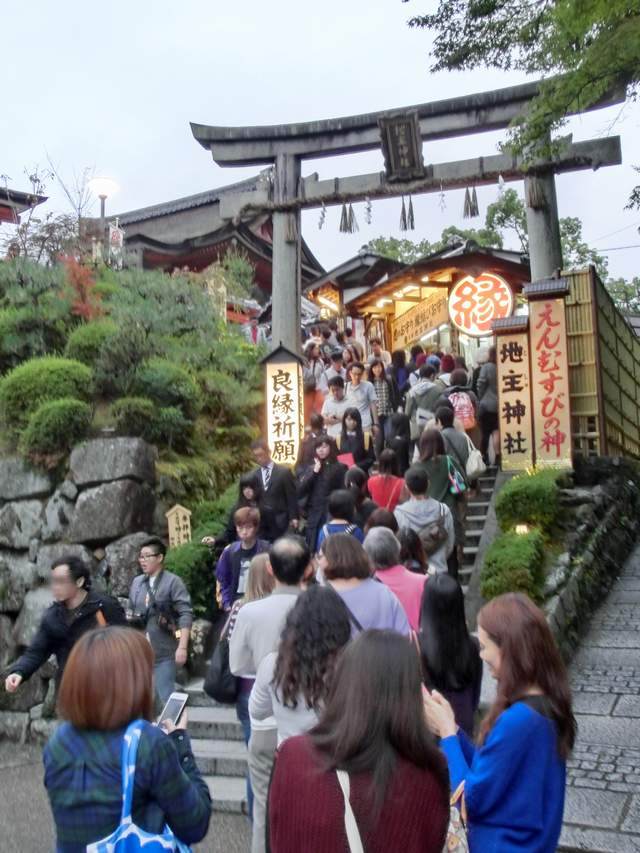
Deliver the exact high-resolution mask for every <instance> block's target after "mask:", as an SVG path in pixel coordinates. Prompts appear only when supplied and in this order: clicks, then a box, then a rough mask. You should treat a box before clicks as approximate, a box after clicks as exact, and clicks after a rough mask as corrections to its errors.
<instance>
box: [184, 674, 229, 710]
mask: <svg viewBox="0 0 640 853" xmlns="http://www.w3.org/2000/svg"><path fill="white" fill-rule="evenodd" d="M203 684H204V678H194V679H192V680H191V681H189V683H188V684H186V685H185V686H184V687H183V688H182V689H183V690H184V692H185V693H188V694H189V702H188V707H189V708H229V707H230V706H229V705H221V704H220V703H219V702H216V701H215V699H212V698H211V697H210V696H207V694H206V693H205V692H204V690H203V689H202V685H203Z"/></svg>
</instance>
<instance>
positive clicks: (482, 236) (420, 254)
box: [367, 225, 502, 264]
mask: <svg viewBox="0 0 640 853" xmlns="http://www.w3.org/2000/svg"><path fill="white" fill-rule="evenodd" d="M467 240H471V241H473V242H474V243H477V244H478V245H479V246H487V247H491V246H492V247H495V248H501V247H502V238H501V236H500V234H499V233H498V232H497V231H496V230H495V229H494V228H492V227H488V226H487V227H485V228H480V229H477V228H458V227H457V226H456V225H449V226H448V227H447V228H445V229H444V230H443V231H442V234H441V235H440V239H439V240H438V241H437V242H435V243H431V242H429V240H421V241H420V242H419V243H414V242H413V240H408V239H407V238H406V237H405V238H402V239H397V238H396V237H376V238H375V239H374V240H370V241H369V243H368V244H367V248H368V249H370V250H371V251H372V252H376V253H377V254H379V255H382V256H383V257H385V258H391V260H394V261H400V262H401V263H403V264H413V263H416V262H417V261H419V260H421V259H422V258H425V257H428V256H429V255H433V254H434V252H439V251H441V250H442V249H445V248H447V246H451V245H454V244H459V243H465V242H467Z"/></svg>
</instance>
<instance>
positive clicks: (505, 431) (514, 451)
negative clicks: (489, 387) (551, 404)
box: [495, 318, 533, 471]
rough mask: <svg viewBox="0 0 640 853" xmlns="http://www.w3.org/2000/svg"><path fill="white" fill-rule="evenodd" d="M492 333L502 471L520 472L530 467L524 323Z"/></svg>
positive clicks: (530, 425)
mask: <svg viewBox="0 0 640 853" xmlns="http://www.w3.org/2000/svg"><path fill="white" fill-rule="evenodd" d="M518 319H520V318H518ZM495 331H496V361H497V368H498V416H499V419H500V446H501V454H502V469H503V470H504V471H523V470H524V469H525V468H530V467H531V465H532V464H533V410H532V405H531V368H530V362H529V341H528V337H527V333H526V320H525V325H524V326H523V327H521V330H520V331H515V330H514V331H509V330H508V329H506V328H505V329H498V328H495Z"/></svg>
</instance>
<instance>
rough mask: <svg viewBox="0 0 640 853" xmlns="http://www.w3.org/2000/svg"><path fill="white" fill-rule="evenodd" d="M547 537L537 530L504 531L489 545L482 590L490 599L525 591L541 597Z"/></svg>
mask: <svg viewBox="0 0 640 853" xmlns="http://www.w3.org/2000/svg"><path fill="white" fill-rule="evenodd" d="M543 564H544V537H543V536H542V533H540V531H538V530H532V531H531V532H530V533H527V534H526V535H518V534H517V533H503V534H502V535H501V536H498V537H497V539H494V541H493V542H492V543H491V545H490V546H489V549H488V551H487V553H486V556H485V559H484V565H483V567H482V573H481V575H480V592H481V594H482V597H483V598H485V599H487V600H489V599H491V598H495V597H496V596H498V595H502V594H503V593H505V592H524V593H526V594H527V595H528V596H530V597H531V598H532V599H533V600H534V601H538V602H539V601H541V600H542V590H543V586H544V569H543Z"/></svg>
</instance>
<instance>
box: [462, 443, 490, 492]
mask: <svg viewBox="0 0 640 853" xmlns="http://www.w3.org/2000/svg"><path fill="white" fill-rule="evenodd" d="M466 438H467V447H468V448H469V456H468V457H467V465H466V474H467V479H468V480H469V482H473V481H474V480H477V479H478V477H482V475H483V474H484V473H485V471H486V470H487V466H486V465H485V464H484V459H483V458H482V453H480V451H479V450H478V448H477V447H476V446H475V444H474V443H473V442H472V441H471V439H470V438H469V436H468V435H467V437H466Z"/></svg>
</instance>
